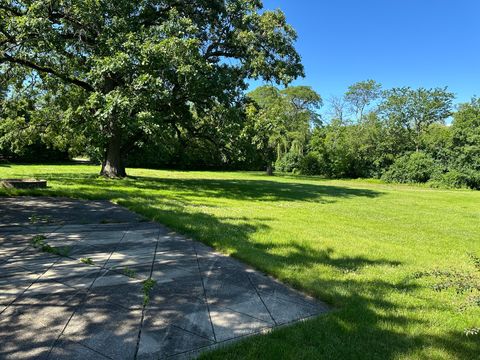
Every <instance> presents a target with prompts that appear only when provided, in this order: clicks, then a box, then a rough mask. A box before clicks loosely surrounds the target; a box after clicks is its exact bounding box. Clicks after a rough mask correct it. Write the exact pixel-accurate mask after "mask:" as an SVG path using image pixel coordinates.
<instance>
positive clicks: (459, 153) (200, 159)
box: [0, 80, 480, 189]
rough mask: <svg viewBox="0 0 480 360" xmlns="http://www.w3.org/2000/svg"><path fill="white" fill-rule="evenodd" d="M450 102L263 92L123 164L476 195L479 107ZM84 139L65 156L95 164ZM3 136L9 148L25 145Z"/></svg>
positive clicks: (446, 96)
mask: <svg viewBox="0 0 480 360" xmlns="http://www.w3.org/2000/svg"><path fill="white" fill-rule="evenodd" d="M453 100H454V95H453V94H452V93H450V92H449V91H447V89H446V88H434V89H425V88H419V89H412V88H409V87H402V88H393V89H382V87H381V85H380V84H378V83H376V82H375V81H373V80H367V81H362V82H359V83H356V84H353V85H352V86H350V87H349V88H348V89H347V91H346V93H345V94H344V95H343V96H341V97H332V98H330V99H328V100H327V101H325V104H324V101H323V99H322V98H321V96H320V95H319V94H317V93H316V92H315V91H314V90H312V89H311V88H310V87H307V86H291V87H288V88H284V89H279V88H276V87H274V86H262V87H259V88H257V89H255V90H254V91H252V92H250V93H248V94H247V96H245V97H243V98H239V99H237V101H235V103H233V104H231V105H230V106H225V105H220V104H218V105H217V106H215V107H214V108H212V109H210V111H208V112H203V113H202V114H199V113H195V112H193V113H192V117H193V118H194V123H195V127H192V126H187V125H186V124H185V125H183V126H182V125H176V126H173V125H169V124H166V125H165V126H159V127H157V128H155V129H152V130H151V131H150V132H149V136H148V137H143V138H142V139H140V140H137V141H135V142H132V143H131V148H130V149H129V151H128V155H127V156H126V158H125V162H126V165H127V166H129V167H151V168H178V169H187V170H188V169H192V170H193V169H195V170H201V169H225V170H226V169H228V170H236V169H238V170H260V169H262V170H266V171H267V172H268V173H273V172H274V171H277V172H283V173H299V174H305V175H320V176H325V177H330V178H359V177H361V178H381V179H383V180H385V181H388V182H401V183H429V184H430V185H432V186H446V187H468V188H472V189H480V99H478V98H473V99H472V100H471V101H470V102H469V103H465V104H460V105H458V106H454V105H453ZM321 110H322V111H321ZM6 134H10V135H11V134H13V133H12V132H10V133H8V132H7V133H6ZM82 136H83V135H82ZM82 136H76V137H74V139H75V141H74V142H73V143H72V142H70V143H65V146H64V147H63V149H70V154H71V155H72V156H73V155H87V156H89V157H90V158H91V159H92V160H93V161H96V162H98V163H100V162H101V160H102V158H103V155H104V154H103V153H102V152H101V151H100V150H99V149H98V148H95V147H89V146H82V143H83V142H82ZM10 137H11V138H12V139H13V140H14V141H13V142H12V141H10V143H12V144H14V145H15V144H16V142H19V141H22V139H25V138H22V137H16V136H10ZM45 138H48V137H44V139H45ZM2 139H5V136H4V137H3V138H2ZM5 143H6V142H5ZM33 144H34V145H31V146H30V147H32V146H33V147H34V148H31V149H30V150H29V148H30V147H29V146H21V147H18V148H19V149H22V150H21V151H20V152H19V151H16V152H14V151H13V150H15V147H11V149H13V150H9V151H10V153H8V151H7V154H10V156H9V157H10V158H11V159H14V160H15V161H22V160H24V161H30V160H32V154H36V155H35V156H34V157H35V158H36V159H40V158H41V157H40V155H39V154H41V153H42V151H41V147H39V146H40V145H39V144H38V141H36V142H33ZM72 144H74V145H76V146H73V145H72ZM0 145H2V144H1V143H0ZM47 145H48V143H47ZM49 146H50V147H51V144H50V145H49ZM0 147H1V146H0ZM5 149H6V147H4V151H3V153H4V154H5ZM22 151H23V154H24V158H25V159H23V158H22V155H21V154H22ZM45 151H47V150H45ZM61 154H65V153H64V152H62V153H61ZM13 155H14V157H12V156H13ZM55 155H57V154H55ZM4 158H5V156H4Z"/></svg>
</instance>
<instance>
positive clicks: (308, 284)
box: [16, 174, 479, 359]
mask: <svg viewBox="0 0 480 360" xmlns="http://www.w3.org/2000/svg"><path fill="white" fill-rule="evenodd" d="M39 176H41V177H43V178H46V179H51V180H52V181H53V180H55V181H58V182H59V183H60V185H61V187H57V186H55V187H54V188H52V189H47V190H38V191H35V192H32V191H29V192H28V194H35V195H56V196H68V197H76V198H87V199H110V200H114V201H115V202H117V203H118V204H120V205H123V206H125V207H127V208H129V209H131V210H133V211H135V212H137V213H140V214H142V215H144V216H146V217H148V218H150V219H153V220H157V221H159V222H162V223H164V224H165V225H167V226H170V227H172V228H175V229H176V230H179V231H180V232H183V233H185V234H188V235H192V236H194V237H195V238H196V239H198V240H201V241H203V242H205V243H207V244H209V245H212V246H213V247H215V248H217V249H219V250H228V251H230V252H233V255H234V256H235V257H237V258H239V259H241V260H243V261H245V262H248V263H250V264H251V265H253V266H255V267H257V268H258V269H260V270H263V271H265V272H267V273H271V274H274V275H277V276H278V275H281V274H282V273H284V270H285V269H298V271H300V272H303V273H308V269H309V268H312V267H315V266H328V267H331V268H333V269H335V270H338V272H339V275H338V278H332V277H326V276H322V274H321V273H318V272H312V278H310V279H308V278H305V277H301V276H298V277H292V278H284V279H281V280H284V281H285V280H286V281H289V282H290V284H291V285H293V286H294V287H297V288H302V289H303V290H307V291H309V292H310V293H312V294H313V295H316V296H319V295H322V300H326V301H329V302H330V303H335V304H338V305H339V309H337V310H335V311H332V312H331V313H329V314H328V315H325V316H321V317H319V318H316V319H312V320H310V321H306V322H303V323H300V324H296V325H294V326H292V327H289V328H282V329H278V330H276V331H274V332H273V333H271V334H268V335H265V336H259V337H254V338H250V339H247V340H246V341H245V342H241V343H238V344H235V345H233V347H231V348H226V349H220V350H219V351H217V352H215V353H208V354H206V355H204V356H205V358H209V359H210V358H212V359H217V358H218V359H225V358H229V359H244V358H251V359H258V358H262V359H279V358H302V359H398V358H400V357H403V358H409V357H415V358H419V359H427V358H429V357H430V358H431V357H432V356H433V357H434V356H435V355H436V356H437V357H450V358H456V359H473V358H475V356H478V349H479V347H478V338H467V337H465V336H464V335H463V334H461V333H456V332H447V333H445V334H443V335H431V334H429V331H428V330H429V320H428V319H421V318H419V317H418V316H412V314H415V313H416V312H418V311H423V310H428V307H431V309H430V310H432V311H436V310H437V311H438V310H439V309H435V308H434V306H435V305H434V304H431V305H424V304H423V303H422V305H417V306H415V305H409V304H402V303H399V302H394V301H392V294H394V293H399V292H407V291H410V292H414V291H415V289H416V287H415V285H413V284H404V285H401V286H399V285H397V284H394V283H391V282H387V281H382V280H378V279H377V280H370V279H366V278H362V277H357V278H355V277H344V276H342V273H348V272H357V271H361V270H362V268H364V267H367V266H368V267H375V266H384V267H395V266H400V265H401V263H399V262H397V261H392V260H388V259H373V258H367V257H362V256H351V257H349V256H339V255H338V254H336V253H335V252H334V251H333V250H332V249H328V248H326V249H322V250H318V249H316V248H312V247H309V246H306V245H302V244H299V243H291V244H285V243H281V244H276V243H275V242H274V241H272V242H271V243H269V244H268V245H265V244H259V243H255V242H252V240H251V239H252V235H253V234H254V233H256V232H259V231H266V230H268V229H269V228H270V225H269V222H270V221H272V219H270V218H269V217H268V216H265V217H262V218H246V217H235V216H229V217H216V216H213V215H210V214H206V213H202V212H194V211H192V210H191V208H189V207H190V206H191V204H192V199H193V198H195V199H199V198H207V199H208V198H215V199H233V200H235V199H236V200H248V201H305V202H318V203H321V204H323V203H331V202H335V201H337V200H339V199H350V198H356V197H364V198H366V199H368V198H374V197H378V196H381V195H382V193H381V192H378V191H374V190H364V189H351V188H346V187H341V186H327V185H321V184H318V185H316V184H304V183H284V182H277V181H274V180H263V179H262V180H243V179H239V180H212V179H171V178H148V177H138V178H135V179H125V180H121V181H110V180H105V179H100V178H98V177H96V176H90V175H88V176H83V175H81V174H62V175H58V174H40V175H39ZM16 194H27V193H26V192H21V191H20V192H18V193H16ZM419 306H422V307H421V308H420V307H419ZM425 307H427V309H426V308H425ZM106 316H108V315H106ZM430 320H431V319H430ZM111 321H114V320H113V319H112V320H111ZM414 326H417V327H416V328H415V331H413V332H412V331H409V328H410V327H414ZM425 349H430V350H425ZM429 351H431V352H429Z"/></svg>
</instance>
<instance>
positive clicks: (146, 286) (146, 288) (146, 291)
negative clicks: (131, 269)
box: [143, 278, 157, 305]
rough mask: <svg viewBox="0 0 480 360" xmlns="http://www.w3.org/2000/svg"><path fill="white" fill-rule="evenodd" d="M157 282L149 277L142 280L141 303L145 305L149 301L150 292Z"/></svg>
mask: <svg viewBox="0 0 480 360" xmlns="http://www.w3.org/2000/svg"><path fill="white" fill-rule="evenodd" d="M156 284H157V282H156V281H155V280H153V279H151V278H149V279H147V280H145V281H144V282H143V304H144V305H147V304H148V303H149V302H150V293H151V291H152V290H153V287H154V286H155V285H156Z"/></svg>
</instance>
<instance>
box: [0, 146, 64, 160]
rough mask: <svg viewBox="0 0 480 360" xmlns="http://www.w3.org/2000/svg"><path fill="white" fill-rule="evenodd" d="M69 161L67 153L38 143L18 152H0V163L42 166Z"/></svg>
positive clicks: (7, 150)
mask: <svg viewBox="0 0 480 360" xmlns="http://www.w3.org/2000/svg"><path fill="white" fill-rule="evenodd" d="M69 160H70V157H69V155H68V152H67V151H62V150H58V149H54V148H48V147H47V146H46V145H45V144H44V143H42V142H40V141H36V142H34V143H33V144H31V145H27V146H25V147H23V148H22V149H21V151H19V152H14V151H11V150H9V149H3V150H1V151H0V161H8V162H15V163H30V164H35V163H36V164H44V163H58V162H66V161H69Z"/></svg>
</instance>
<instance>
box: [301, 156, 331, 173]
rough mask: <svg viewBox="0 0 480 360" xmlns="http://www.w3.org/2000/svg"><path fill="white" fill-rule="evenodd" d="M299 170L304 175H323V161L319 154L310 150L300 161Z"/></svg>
mask: <svg viewBox="0 0 480 360" xmlns="http://www.w3.org/2000/svg"><path fill="white" fill-rule="evenodd" d="M300 172H301V173H302V174H305V175H325V174H326V169H325V163H324V162H323V161H322V160H321V158H320V154H319V153H318V152H316V151H310V152H309V153H308V154H307V155H305V156H304V157H303V158H302V160H301V162H300Z"/></svg>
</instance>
